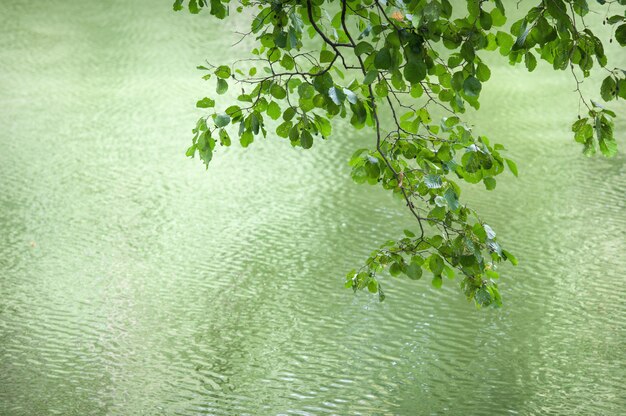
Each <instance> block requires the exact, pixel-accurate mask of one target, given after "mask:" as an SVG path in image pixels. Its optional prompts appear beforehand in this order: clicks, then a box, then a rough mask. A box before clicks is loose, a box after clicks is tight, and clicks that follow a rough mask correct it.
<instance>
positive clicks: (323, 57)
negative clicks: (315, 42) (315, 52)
mask: <svg viewBox="0 0 626 416" xmlns="http://www.w3.org/2000/svg"><path fill="white" fill-rule="evenodd" d="M333 59H335V54H334V53H333V52H332V51H328V50H326V51H321V52H320V62H321V63H327V62H332V61H333Z"/></svg>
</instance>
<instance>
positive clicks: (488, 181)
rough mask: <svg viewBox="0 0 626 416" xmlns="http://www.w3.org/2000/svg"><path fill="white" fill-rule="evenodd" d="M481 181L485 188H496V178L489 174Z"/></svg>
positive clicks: (489, 189)
mask: <svg viewBox="0 0 626 416" xmlns="http://www.w3.org/2000/svg"><path fill="white" fill-rule="evenodd" d="M483 183H484V184H485V188H487V190H488V191H491V190H494V189H496V180H495V179H494V178H492V177H490V176H489V177H486V178H483Z"/></svg>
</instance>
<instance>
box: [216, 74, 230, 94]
mask: <svg viewBox="0 0 626 416" xmlns="http://www.w3.org/2000/svg"><path fill="white" fill-rule="evenodd" d="M216 91H217V93H218V94H220V95H221V94H224V93H226V91H228V83H227V82H226V80H224V79H222V78H218V79H217V89H216Z"/></svg>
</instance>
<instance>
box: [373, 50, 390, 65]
mask: <svg viewBox="0 0 626 416" xmlns="http://www.w3.org/2000/svg"><path fill="white" fill-rule="evenodd" d="M374 66H375V67H376V68H377V69H389V68H391V54H390V53H389V49H388V48H383V49H381V50H379V51H378V52H376V57H375V58H374Z"/></svg>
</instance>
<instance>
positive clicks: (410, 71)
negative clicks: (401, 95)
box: [404, 61, 426, 84]
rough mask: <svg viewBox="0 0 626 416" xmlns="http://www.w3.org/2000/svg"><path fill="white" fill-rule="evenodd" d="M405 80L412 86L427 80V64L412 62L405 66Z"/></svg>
mask: <svg viewBox="0 0 626 416" xmlns="http://www.w3.org/2000/svg"><path fill="white" fill-rule="evenodd" d="M404 78H405V79H406V80H407V81H408V82H410V83H411V84H417V83H418V82H420V81H423V80H424V78H426V64H424V62H422V61H410V62H408V63H407V64H406V65H405V66H404Z"/></svg>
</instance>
